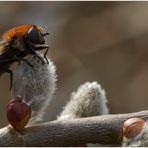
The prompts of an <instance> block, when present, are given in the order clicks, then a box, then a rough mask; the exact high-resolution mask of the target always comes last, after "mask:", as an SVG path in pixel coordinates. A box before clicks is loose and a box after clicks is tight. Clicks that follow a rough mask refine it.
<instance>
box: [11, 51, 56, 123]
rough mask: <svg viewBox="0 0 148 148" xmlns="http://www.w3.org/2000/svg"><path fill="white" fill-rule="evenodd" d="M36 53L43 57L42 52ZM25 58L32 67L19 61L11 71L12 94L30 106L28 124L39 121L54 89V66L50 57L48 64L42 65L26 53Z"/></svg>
mask: <svg viewBox="0 0 148 148" xmlns="http://www.w3.org/2000/svg"><path fill="white" fill-rule="evenodd" d="M38 54H39V55H40V56H41V57H43V54H40V53H38ZM25 59H26V60H27V61H29V62H30V63H31V64H32V65H33V68H31V67H30V66H29V65H28V64H27V63H25V62H21V63H20V65H18V66H17V68H16V69H15V70H14V71H13V74H14V76H13V86H12V95H13V96H18V95H19V96H21V97H22V98H23V101H24V102H25V103H27V104H28V105H29V106H30V107H31V109H32V118H31V122H30V124H33V123H37V122H38V123H39V122H41V120H42V117H43V116H44V113H45V109H46V108H47V107H48V105H49V102H50V100H51V99H52V98H53V95H54V93H55V90H56V67H55V66H54V64H53V62H52V61H51V60H50V59H48V62H49V64H44V65H43V64H42V62H41V60H39V59H38V58H37V57H34V56H33V55H27V56H26V57H25ZM44 60H45V59H44Z"/></svg>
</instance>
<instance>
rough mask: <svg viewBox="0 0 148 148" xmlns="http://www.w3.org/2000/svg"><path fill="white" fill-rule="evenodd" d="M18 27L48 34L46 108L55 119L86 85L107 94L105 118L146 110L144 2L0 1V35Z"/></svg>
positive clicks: (0, 81)
mask: <svg viewBox="0 0 148 148" xmlns="http://www.w3.org/2000/svg"><path fill="white" fill-rule="evenodd" d="M21 24H38V25H41V26H43V27H44V28H45V30H47V31H48V32H49V33H50V36H48V37H47V43H48V44H49V45H50V52H49V57H50V58H51V59H52V60H53V61H54V63H55V65H56V66H57V74H58V89H57V93H56V96H55V99H54V100H53V101H52V102H51V106H50V107H49V109H48V112H49V117H48V119H50V120H53V119H55V117H56V115H57V114H58V113H59V112H60V111H61V109H62V106H63V105H64V104H65V102H66V101H67V100H68V99H69V96H70V93H71V92H72V91H75V90H76V89H77V87H78V86H79V85H81V84H83V83H84V82H86V81H98V82H99V83H100V84H101V85H102V87H103V88H104V89H105V90H106V92H107V98H108V102H109V103H108V106H109V109H110V113H125V112H135V111H140V110H145V109H147V106H148V2H0V34H2V33H3V32H4V31H6V30H8V29H10V28H11V27H14V26H18V25H21ZM9 99H10V92H9V76H8V75H7V74H4V75H3V76H2V77H1V78H0V127H3V126H4V125H6V124H7V121H6V117H5V106H6V104H7V102H8V100H9Z"/></svg>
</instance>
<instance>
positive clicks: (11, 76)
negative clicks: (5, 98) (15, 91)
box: [5, 69, 13, 90]
mask: <svg viewBox="0 0 148 148" xmlns="http://www.w3.org/2000/svg"><path fill="white" fill-rule="evenodd" d="M5 72H7V73H9V74H10V88H9V89H10V90H11V88H12V82H13V73H12V71H11V70H10V69H5Z"/></svg>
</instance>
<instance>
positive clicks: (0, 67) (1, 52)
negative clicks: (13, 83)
mask: <svg viewBox="0 0 148 148" xmlns="http://www.w3.org/2000/svg"><path fill="white" fill-rule="evenodd" d="M7 46H8V42H7V41H5V40H0V76H1V75H2V74H3V73H4V72H5V71H6V69H8V68H9V65H10V64H9V59H8V58H6V56H5V53H6V52H7V50H8V49H7Z"/></svg>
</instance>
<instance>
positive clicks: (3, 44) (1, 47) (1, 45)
mask: <svg viewBox="0 0 148 148" xmlns="http://www.w3.org/2000/svg"><path fill="white" fill-rule="evenodd" d="M7 46H8V42H7V41H5V40H0V56H1V55H3V54H4V53H5V52H6V51H7V50H8V49H7Z"/></svg>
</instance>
